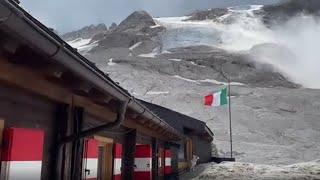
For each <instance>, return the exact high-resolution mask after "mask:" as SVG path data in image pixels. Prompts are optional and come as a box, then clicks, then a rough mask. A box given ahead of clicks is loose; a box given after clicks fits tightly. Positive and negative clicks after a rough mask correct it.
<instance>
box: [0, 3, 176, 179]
mask: <svg viewBox="0 0 320 180" xmlns="http://www.w3.org/2000/svg"><path fill="white" fill-rule="evenodd" d="M0 20H1V22H0V120H2V121H1V122H4V129H7V128H11V127H15V128H36V129H41V130H43V131H44V147H43V157H42V168H41V179H55V180H56V179H64V180H69V179H81V178H82V175H83V170H82V166H83V162H82V161H83V160H82V159H83V151H84V139H85V138H95V137H96V136H99V137H100V139H101V138H107V140H106V142H108V141H109V140H110V142H112V143H120V144H122V145H123V151H122V159H123V160H122V169H121V171H122V173H121V174H122V178H123V179H132V173H133V170H134V166H133V164H132V163H133V161H134V154H133V153H134V152H135V146H136V144H148V145H150V146H152V149H153V152H157V151H158V149H159V148H164V149H165V148H167V149H168V148H169V147H166V144H168V143H174V142H176V141H179V140H180V139H181V138H182V136H181V134H180V133H179V132H178V131H177V130H175V129H174V128H173V127H172V126H170V125H169V124H168V123H166V122H165V121H164V120H162V119H161V118H159V117H158V116H156V115H155V114H154V113H153V112H152V111H150V110H149V109H148V108H147V107H145V106H144V105H143V104H141V103H140V102H139V101H138V100H135V99H134V97H133V96H131V95H130V94H129V93H128V92H127V91H126V90H124V89H123V88H121V87H120V86H119V85H118V84H117V83H115V82H113V81H112V80H111V79H110V78H109V77H108V76H107V75H106V74H104V73H103V72H101V71H100V70H99V69H98V68H96V67H95V66H94V64H92V63H91V62H89V61H88V60H87V59H85V58H84V57H82V56H81V55H80V54H79V53H78V52H77V51H76V50H75V49H73V48H72V47H70V46H69V45H67V44H66V43H65V42H64V41H63V40H61V39H60V38H59V37H58V36H57V35H55V34H54V33H53V32H51V30H50V29H48V28H47V27H45V26H44V25H42V24H41V23H40V22H38V21H37V20H36V19H34V18H33V17H32V16H30V15H29V14H28V13H27V12H25V11H24V10H23V9H21V8H20V7H19V6H18V5H17V4H15V2H14V1H10V0H9V1H0ZM124 102H125V103H124ZM123 104H126V106H123ZM123 107H125V111H124V113H125V114H124V120H123V121H121V124H120V125H119V126H116V127H114V128H99V127H107V126H108V125H109V124H112V123H114V122H117V120H118V119H120V118H119V117H120V116H121V111H120V109H122V108H123ZM97 128H98V129H97ZM0 129H2V128H0ZM90 130H95V131H90ZM0 133H1V132H0ZM99 142H100V143H102V141H99ZM106 151H109V153H112V151H110V149H109V150H106ZM106 159H108V158H106ZM152 159H153V161H152V162H153V164H154V166H152V168H153V171H152V172H153V177H155V178H156V177H157V163H156V162H157V160H158V155H157V154H156V153H153V158H152ZM110 162H111V161H110V160H109V161H108V163H109V164H110ZM111 164H112V162H111ZM113 168H114V167H113ZM104 172H109V176H108V177H105V178H104V179H110V178H111V176H110V175H111V174H110V173H112V169H105V170H104ZM1 173H3V172H1Z"/></svg>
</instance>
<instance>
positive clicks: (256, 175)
mask: <svg viewBox="0 0 320 180" xmlns="http://www.w3.org/2000/svg"><path fill="white" fill-rule="evenodd" d="M199 167H202V168H204V171H203V172H201V173H200V174H199V176H197V177H196V178H194V179H217V178H218V179H229V180H235V179H248V180H251V179H276V180H280V179H318V178H319V177H320V160H316V161H311V162H305V163H298V164H293V165H287V166H285V165H282V166H281V165H260V164H252V163H241V162H227V163H222V164H215V163H210V164H204V165H200V166H199Z"/></svg>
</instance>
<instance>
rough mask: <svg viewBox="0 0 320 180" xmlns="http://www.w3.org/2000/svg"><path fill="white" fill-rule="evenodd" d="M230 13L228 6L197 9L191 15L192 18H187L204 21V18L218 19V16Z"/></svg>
mask: <svg viewBox="0 0 320 180" xmlns="http://www.w3.org/2000/svg"><path fill="white" fill-rule="evenodd" d="M227 13H228V9H227V8H215V9H208V10H205V11H197V12H195V13H192V14H191V15H190V16H191V17H190V18H188V19H187V20H189V21H194V20H197V21H203V20H207V19H213V20H214V19H216V18H218V17H221V16H223V15H225V14H227Z"/></svg>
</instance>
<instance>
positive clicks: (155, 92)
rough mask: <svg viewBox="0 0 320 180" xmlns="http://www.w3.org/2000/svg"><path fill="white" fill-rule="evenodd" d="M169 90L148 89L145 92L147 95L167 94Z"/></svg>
mask: <svg viewBox="0 0 320 180" xmlns="http://www.w3.org/2000/svg"><path fill="white" fill-rule="evenodd" d="M169 93H170V92H169V91H149V92H147V94H148V95H159V94H169Z"/></svg>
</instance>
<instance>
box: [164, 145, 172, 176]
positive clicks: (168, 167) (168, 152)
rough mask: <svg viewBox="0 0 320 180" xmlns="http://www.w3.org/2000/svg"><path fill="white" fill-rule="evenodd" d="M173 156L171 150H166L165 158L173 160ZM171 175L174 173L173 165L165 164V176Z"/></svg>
mask: <svg viewBox="0 0 320 180" xmlns="http://www.w3.org/2000/svg"><path fill="white" fill-rule="evenodd" d="M171 156H172V153H171V150H169V149H166V150H165V158H170V159H171ZM170 164H171V162H170ZM171 173H172V167H171V165H167V164H165V167H164V174H171Z"/></svg>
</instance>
